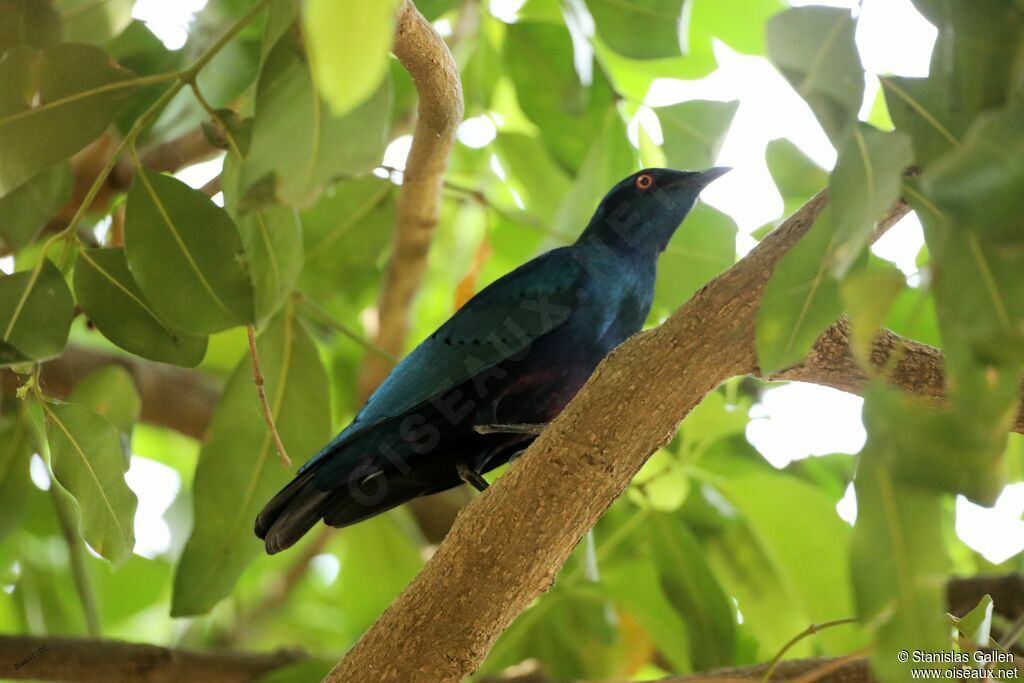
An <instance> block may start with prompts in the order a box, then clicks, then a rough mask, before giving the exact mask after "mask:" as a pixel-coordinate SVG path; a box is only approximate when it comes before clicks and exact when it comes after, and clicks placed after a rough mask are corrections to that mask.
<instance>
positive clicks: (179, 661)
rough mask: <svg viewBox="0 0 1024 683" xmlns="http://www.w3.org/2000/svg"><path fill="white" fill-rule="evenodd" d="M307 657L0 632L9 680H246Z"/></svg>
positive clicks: (0, 665)
mask: <svg viewBox="0 0 1024 683" xmlns="http://www.w3.org/2000/svg"><path fill="white" fill-rule="evenodd" d="M305 658H306V655H304V654H302V653H301V652H294V651H279V652H271V653H267V654H255V653H246V652H202V651H197V650H172V649H170V648H166V647H157V646H156V645H144V644H141V643H126V642H122V641H117V640H88V639H83V638H61V637H42V638H40V637H35V636H0V677H3V678H4V679H6V680H44V681H72V682H74V683H107V682H108V681H136V682H137V683H178V681H189V682H190V683H243V682H244V681H254V680H256V679H258V678H259V677H260V676H262V675H264V674H267V673H269V672H271V671H274V670H275V669H279V668H281V667H283V666H287V665H288V664H292V663H294V662H298V661H301V660H303V659H305Z"/></svg>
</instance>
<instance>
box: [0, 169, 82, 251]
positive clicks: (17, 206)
mask: <svg viewBox="0 0 1024 683" xmlns="http://www.w3.org/2000/svg"><path fill="white" fill-rule="evenodd" d="M71 183H72V177H71V169H70V168H69V167H68V165H67V164H57V165H56V166H53V167H51V168H49V169H47V170H45V171H43V172H42V173H40V174H39V175H37V176H35V177H34V178H32V179H31V180H29V181H28V182H26V183H24V184H22V185H21V186H20V187H18V188H17V189H15V190H12V191H11V192H9V193H8V194H6V195H4V196H3V197H0V243H2V244H5V245H6V246H7V247H9V248H10V249H11V250H14V251H17V250H19V249H21V248H22V247H24V246H26V245H28V244H29V243H30V242H31V241H32V240H34V239H35V238H36V236H37V235H38V234H39V232H40V231H41V230H42V229H43V228H44V227H45V226H46V223H47V222H48V221H49V220H50V219H51V218H53V216H54V214H56V213H57V211H58V210H59V209H60V208H61V207H62V206H64V205H65V204H67V202H68V200H69V199H71Z"/></svg>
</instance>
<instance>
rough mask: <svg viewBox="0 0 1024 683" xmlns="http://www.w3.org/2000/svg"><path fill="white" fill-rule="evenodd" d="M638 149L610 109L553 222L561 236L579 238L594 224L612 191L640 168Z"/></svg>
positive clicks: (616, 113) (555, 229)
mask: <svg viewBox="0 0 1024 683" xmlns="http://www.w3.org/2000/svg"><path fill="white" fill-rule="evenodd" d="M638 165H639V164H638V160H637V153H636V150H635V149H633V146H632V145H630V144H629V139H628V138H627V137H626V126H625V125H624V124H623V123H622V119H620V118H619V115H618V112H616V111H615V110H614V109H608V110H607V112H606V115H605V118H604V124H603V128H602V131H601V134H600V135H599V136H598V138H597V139H596V140H594V142H593V144H591V145H590V151H589V152H588V154H587V157H586V159H585V160H584V162H583V165H582V166H581V167H580V170H579V173H577V174H576V179H575V180H574V181H573V184H572V187H571V188H570V189H569V192H568V193H567V194H566V195H565V197H564V198H563V199H562V203H561V205H559V207H558V211H557V213H556V214H555V219H554V223H553V226H552V227H553V228H554V232H555V234H557V235H566V236H573V237H575V236H578V235H579V234H580V233H581V232H583V228H584V227H586V225H587V223H589V222H590V218H591V216H593V215H594V209H595V208H596V207H597V204H598V202H600V201H601V198H602V197H603V196H604V195H605V193H606V192H608V188H610V187H612V186H613V185H615V183H617V182H619V181H620V180H622V178H623V177H625V176H626V175H629V174H630V173H633V172H634V171H636V170H637V168H638Z"/></svg>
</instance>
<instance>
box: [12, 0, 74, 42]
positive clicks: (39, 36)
mask: <svg viewBox="0 0 1024 683" xmlns="http://www.w3.org/2000/svg"><path fill="white" fill-rule="evenodd" d="M60 32H61V27H60V15H59V14H57V10H56V9H54V7H53V3H51V2H50V0H0V55H3V53H5V52H7V51H8V50H10V49H11V48H13V47H18V46H19V45H27V46H29V47H49V46H50V45H53V44H54V43H57V42H59V41H60Z"/></svg>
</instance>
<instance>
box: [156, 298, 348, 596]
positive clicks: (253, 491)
mask: <svg viewBox="0 0 1024 683" xmlns="http://www.w3.org/2000/svg"><path fill="white" fill-rule="evenodd" d="M257 346H258V349H259V356H260V363H261V365H262V370H263V376H264V378H265V380H266V385H265V388H266V395H267V400H268V402H269V404H270V410H271V414H272V416H273V417H274V421H275V424H276V425H277V429H278V432H279V433H280V435H281V440H282V441H283V442H284V445H285V448H287V449H288V452H289V453H290V454H291V455H292V457H294V458H296V459H298V460H299V461H302V460H304V459H305V458H306V457H307V456H309V455H312V454H313V453H315V452H316V451H317V449H319V448H320V446H322V445H323V444H324V443H325V442H326V441H327V439H328V438H329V437H330V430H331V417H330V396H329V393H328V386H327V384H328V383H327V374H326V372H325V370H324V367H323V365H322V364H321V361H320V356H319V353H318V351H317V349H316V345H315V344H314V343H313V340H312V339H311V338H310V337H309V335H308V334H307V333H306V331H305V329H304V328H303V327H302V325H301V324H300V323H299V322H298V321H297V320H296V319H295V317H294V315H293V314H292V311H291V310H290V308H289V307H286V308H285V310H284V311H283V312H282V313H280V314H279V315H278V316H277V317H276V318H274V319H273V320H272V321H271V322H270V324H269V326H268V327H267V329H266V330H265V331H264V332H263V334H261V335H260V336H259V339H258V340H257ZM291 476H292V472H290V471H288V470H286V469H285V468H284V467H282V466H281V464H280V463H279V462H278V459H277V454H276V453H275V450H274V444H273V440H272V439H271V437H270V434H269V432H268V430H267V426H266V424H265V423H264V422H263V417H262V412H261V410H260V407H259V402H258V399H257V395H256V387H255V385H254V384H253V379H252V366H251V362H250V360H249V358H248V357H244V358H242V359H241V360H240V361H239V363H238V366H237V367H236V368H235V370H234V372H233V373H232V375H231V378H230V379H229V380H228V384H227V386H226V387H225V389H224V393H223V395H222V397H221V400H220V403H219V404H218V406H217V408H216V409H215V411H214V414H213V419H212V421H211V423H210V431H209V438H208V439H207V441H206V442H205V443H204V444H203V448H202V451H201V452H200V455H199V463H198V465H197V466H196V478H195V483H194V486H193V504H194V514H193V517H192V518H193V529H192V534H191V536H190V537H189V539H188V543H187V544H186V546H185V551H184V553H183V554H182V556H181V559H180V561H179V562H178V567H177V570H176V573H175V578H174V595H173V598H172V604H171V614H172V615H173V616H186V615H192V614H201V613H204V612H207V611H209V610H210V609H211V608H212V607H213V606H214V605H215V604H217V602H219V601H220V600H221V599H223V598H224V597H226V596H227V595H228V594H230V593H231V591H232V589H233V587H234V585H235V582H236V581H237V580H238V577H239V576H240V575H241V573H242V571H244V570H245V568H246V567H247V566H248V565H249V563H250V562H252V560H254V559H255V558H256V557H258V556H259V555H260V554H262V552H263V546H262V543H260V541H259V539H257V538H256V536H255V535H253V533H252V524H253V520H254V519H255V518H256V514H257V513H258V512H259V510H260V509H261V508H262V507H263V505H264V504H265V503H266V502H267V501H268V500H269V499H270V497H271V496H273V495H274V494H275V493H276V492H277V491H278V490H279V489H280V488H281V487H282V486H284V485H285V484H286V483H287V482H288V480H289V479H290V478H291Z"/></svg>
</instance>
